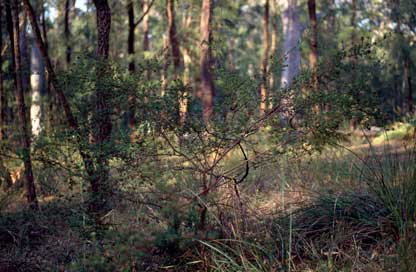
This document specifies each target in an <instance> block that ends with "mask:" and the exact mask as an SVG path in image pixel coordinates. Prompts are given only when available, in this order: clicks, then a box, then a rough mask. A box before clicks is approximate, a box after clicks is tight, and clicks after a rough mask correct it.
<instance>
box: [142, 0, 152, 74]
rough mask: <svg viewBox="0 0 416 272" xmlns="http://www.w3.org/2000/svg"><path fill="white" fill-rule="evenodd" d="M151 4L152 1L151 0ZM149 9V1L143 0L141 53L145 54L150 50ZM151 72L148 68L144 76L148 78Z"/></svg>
mask: <svg viewBox="0 0 416 272" xmlns="http://www.w3.org/2000/svg"><path fill="white" fill-rule="evenodd" d="M152 4H153V2H152ZM149 9H150V5H149V1H148V0H143V53H144V55H146V52H148V51H149V50H150V41H149V14H148V11H149ZM151 75H152V73H151V71H150V70H149V69H148V70H147V71H146V78H147V79H148V80H150V77H151Z"/></svg>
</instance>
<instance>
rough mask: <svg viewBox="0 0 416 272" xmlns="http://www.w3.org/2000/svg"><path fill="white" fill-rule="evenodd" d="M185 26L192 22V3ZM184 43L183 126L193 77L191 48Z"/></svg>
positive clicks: (181, 107) (181, 108) (181, 118)
mask: <svg viewBox="0 0 416 272" xmlns="http://www.w3.org/2000/svg"><path fill="white" fill-rule="evenodd" d="M182 22H183V28H184V29H189V28H190V26H191V22H192V5H190V6H189V8H188V14H187V15H186V16H185V17H184V19H183V21H182ZM182 45H183V64H184V70H183V85H184V86H185V90H184V92H183V97H182V99H180V101H179V118H180V124H181V126H184V125H185V122H186V115H187V113H188V88H189V83H190V77H191V62H192V60H191V50H190V49H189V47H188V46H186V45H184V43H182Z"/></svg>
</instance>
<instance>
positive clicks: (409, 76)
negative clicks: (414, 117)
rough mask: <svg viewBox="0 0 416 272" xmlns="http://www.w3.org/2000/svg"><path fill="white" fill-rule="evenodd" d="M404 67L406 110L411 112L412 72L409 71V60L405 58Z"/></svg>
mask: <svg viewBox="0 0 416 272" xmlns="http://www.w3.org/2000/svg"><path fill="white" fill-rule="evenodd" d="M404 69H405V75H406V81H407V111H408V113H410V114H411V113H413V111H414V109H413V93H412V73H411V61H410V59H409V58H406V60H405V62H404Z"/></svg>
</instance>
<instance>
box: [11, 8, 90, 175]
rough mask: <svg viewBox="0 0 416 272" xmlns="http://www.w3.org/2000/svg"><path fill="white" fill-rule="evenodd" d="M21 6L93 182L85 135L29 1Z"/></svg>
mask: <svg viewBox="0 0 416 272" xmlns="http://www.w3.org/2000/svg"><path fill="white" fill-rule="evenodd" d="M6 1H10V0H6ZM23 4H24V8H25V11H26V13H27V15H28V17H29V20H30V24H31V26H32V32H33V33H34V36H35V38H36V42H37V45H38V48H39V49H40V52H41V54H42V57H43V62H44V64H45V66H46V70H47V71H48V78H49V80H50V82H51V85H52V87H53V90H55V92H56V94H57V97H58V99H59V104H60V105H62V107H63V110H64V114H65V117H66V120H67V122H68V125H69V127H70V128H71V129H72V130H73V131H74V132H75V137H76V143H77V144H78V152H79V153H80V155H81V158H82V160H83V163H84V167H85V170H86V172H87V174H88V177H89V179H90V180H93V179H94V177H95V168H94V162H93V160H92V158H91V157H90V155H89V154H88V153H87V152H86V151H85V150H86V147H85V143H86V141H85V138H86V137H87V136H86V135H85V133H83V132H82V131H83V130H81V129H80V127H79V124H78V121H77V119H76V118H75V116H74V115H73V113H72V110H71V107H70V105H69V102H68V100H67V99H66V96H65V94H64V92H63V91H62V89H61V88H60V86H59V84H58V79H57V77H56V74H55V70H54V69H53V66H52V62H51V60H50V58H49V55H48V51H47V48H46V44H45V42H44V41H43V40H42V34H41V32H40V29H39V26H38V23H37V21H36V16H35V11H34V10H33V7H32V6H31V5H30V2H29V0H23ZM6 7H7V6H6ZM7 17H8V16H7ZM11 32H13V29H11ZM12 46H13V43H12Z"/></svg>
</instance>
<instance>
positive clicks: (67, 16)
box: [64, 0, 75, 65]
mask: <svg viewBox="0 0 416 272" xmlns="http://www.w3.org/2000/svg"><path fill="white" fill-rule="evenodd" d="M74 4H75V3H74ZM72 7H73V5H72V4H71V0H66V1H65V15H64V37H65V44H66V50H65V60H66V63H67V65H69V64H70V63H71V56H72V46H71V30H70V14H71V10H72Z"/></svg>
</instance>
